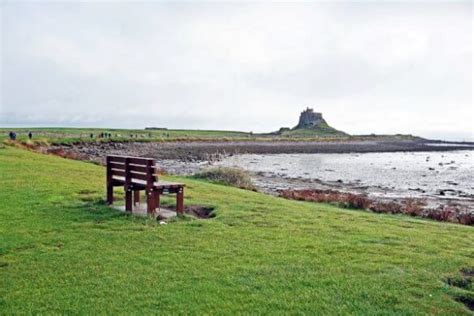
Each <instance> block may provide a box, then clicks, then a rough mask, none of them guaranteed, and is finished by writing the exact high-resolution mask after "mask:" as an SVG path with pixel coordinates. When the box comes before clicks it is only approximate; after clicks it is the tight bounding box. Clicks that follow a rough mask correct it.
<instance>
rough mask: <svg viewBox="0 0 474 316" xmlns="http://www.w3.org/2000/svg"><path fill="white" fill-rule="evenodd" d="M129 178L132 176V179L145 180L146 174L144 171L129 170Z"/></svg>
mask: <svg viewBox="0 0 474 316" xmlns="http://www.w3.org/2000/svg"><path fill="white" fill-rule="evenodd" d="M130 178H132V181H133V180H134V179H139V180H144V181H147V180H148V175H147V174H146V173H138V172H130Z"/></svg>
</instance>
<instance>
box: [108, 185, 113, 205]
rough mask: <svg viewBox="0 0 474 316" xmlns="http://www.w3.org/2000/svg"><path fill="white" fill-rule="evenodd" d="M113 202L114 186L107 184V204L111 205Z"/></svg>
mask: <svg viewBox="0 0 474 316" xmlns="http://www.w3.org/2000/svg"><path fill="white" fill-rule="evenodd" d="M113 203H114V187H113V186H112V185H110V184H107V204H108V205H112V204H113Z"/></svg>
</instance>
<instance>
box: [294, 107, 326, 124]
mask: <svg viewBox="0 0 474 316" xmlns="http://www.w3.org/2000/svg"><path fill="white" fill-rule="evenodd" d="M323 123H324V124H326V121H325V120H324V119H323V115H322V114H321V113H318V112H314V110H313V109H312V108H309V107H308V108H306V110H304V111H303V112H301V115H300V120H299V122H298V125H297V126H296V127H295V128H311V127H317V126H319V125H321V124H323Z"/></svg>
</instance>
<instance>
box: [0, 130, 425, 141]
mask: <svg viewBox="0 0 474 316" xmlns="http://www.w3.org/2000/svg"><path fill="white" fill-rule="evenodd" d="M10 131H15V132H16V133H17V140H18V141H19V142H22V143H26V144H31V145H34V144H36V145H49V144H60V145H68V144H74V143H78V142H97V141H100V142H109V141H114V142H130V141H133V142H175V141H209V142H213V141H223V142H225V141H268V142H273V141H276V142H278V141H295V142H296V141H297V142H306V141H322V142H333V141H341V140H345V141H361V140H371V141H373V140H378V141H384V140H389V141H400V140H417V139H419V138H418V137H415V136H412V135H360V136H357V135H355V136H351V135H348V134H345V133H343V132H340V131H338V130H335V129H334V128H332V127H330V126H328V125H325V126H321V127H318V128H307V129H296V130H290V131H285V132H283V133H282V134H278V133H251V132H239V131H219V130H177V129H167V130H144V129H113V128H112V129H107V128H69V127H64V128H54V127H42V128H39V127H38V128H27V127H24V128H0V142H3V141H5V140H7V139H8V133H9V132H10ZM29 131H32V133H33V139H32V141H29V140H28V132H29ZM100 133H110V134H112V137H111V138H98V136H99V134H100ZM90 134H94V138H91V137H90Z"/></svg>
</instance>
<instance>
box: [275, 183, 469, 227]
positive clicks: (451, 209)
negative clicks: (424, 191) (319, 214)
mask: <svg viewBox="0 0 474 316" xmlns="http://www.w3.org/2000/svg"><path fill="white" fill-rule="evenodd" d="M280 196H281V197H284V198H286V199H290V200H298V201H310V202H320V203H335V204H337V205H338V206H342V207H347V208H353V209H363V210H371V211H373V212H375V213H388V214H399V213H400V214H406V215H410V216H418V217H423V218H429V219H433V220H436V221H442V222H451V223H458V224H463V225H474V213H473V212H472V211H471V210H469V209H468V208H467V207H465V206H462V205H458V204H452V205H441V206H439V207H438V208H427V207H426V202H425V201H424V200H422V199H402V200H401V201H400V202H395V201H391V202H381V201H376V200H374V199H371V198H369V197H368V196H367V195H365V194H354V193H347V192H339V191H334V190H318V189H304V190H282V191H280Z"/></svg>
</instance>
